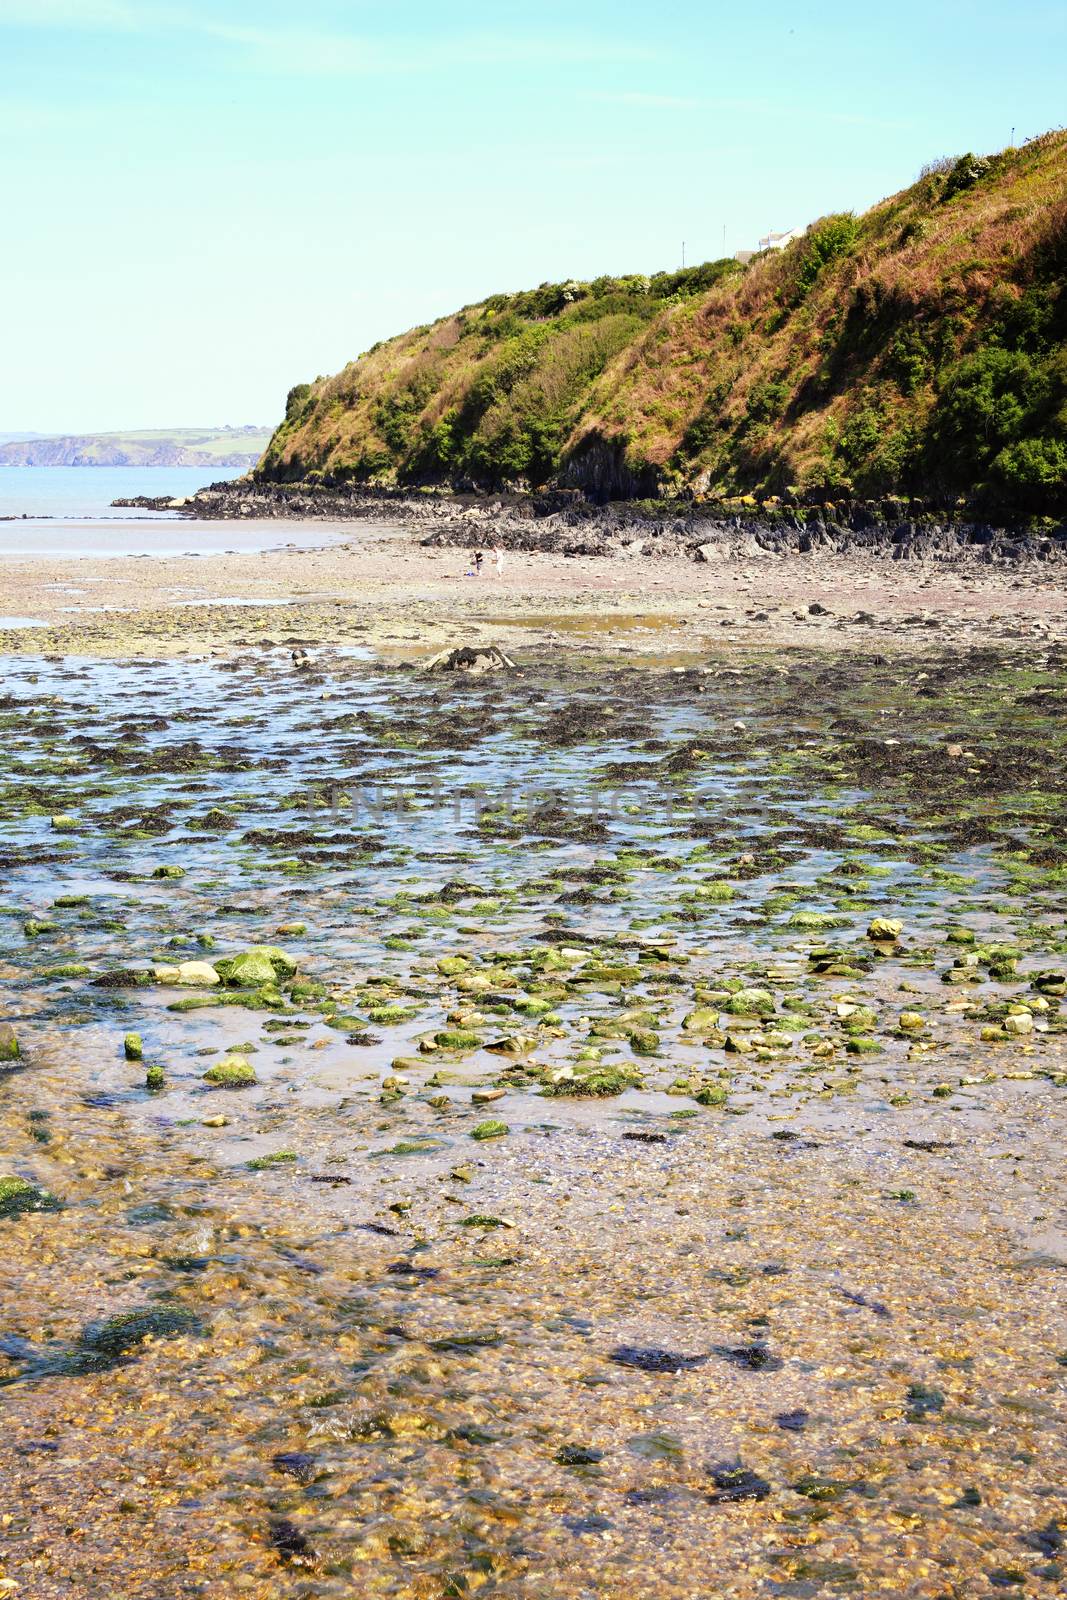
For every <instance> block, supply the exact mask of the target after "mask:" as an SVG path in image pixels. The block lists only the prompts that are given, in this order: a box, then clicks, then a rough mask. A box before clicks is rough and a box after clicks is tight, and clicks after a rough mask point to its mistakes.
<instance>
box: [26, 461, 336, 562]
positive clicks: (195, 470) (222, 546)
mask: <svg viewBox="0 0 1067 1600" xmlns="http://www.w3.org/2000/svg"><path fill="white" fill-rule="evenodd" d="M240 475H241V474H240V472H239V471H237V470H236V469H231V470H228V471H220V469H219V468H218V467H7V466H0V558H2V557H5V556H7V557H20V558H25V557H33V556H37V557H60V558H62V559H66V560H77V559H80V558H86V557H106V556H180V555H208V554H213V553H217V552H220V551H234V552H240V553H243V554H249V553H252V552H255V551H259V550H276V549H278V548H280V547H281V546H283V545H288V546H295V547H298V548H301V549H306V548H308V547H312V546H320V545H327V544H334V543H336V542H338V540H340V539H342V538H344V537H345V536H346V535H345V532H344V530H343V529H342V528H340V527H338V528H332V527H330V526H329V525H328V524H322V523H300V522H289V521H285V520H278V521H250V522H240V523H238V522H207V521H203V522H201V521H190V520H189V519H187V518H184V517H182V516H181V515H180V514H179V513H178V512H176V511H145V510H143V509H141V508H140V507H137V506H119V507H116V506H114V505H113V504H112V502H113V501H114V500H131V499H134V498H135V497H136V496H138V495H150V496H152V497H153V498H155V497H159V496H163V495H166V496H167V498H168V499H171V500H176V499H179V498H181V497H182V496H186V495H191V494H195V493H196V491H197V489H202V488H203V487H204V485H205V484H207V483H221V482H223V481H224V480H225V481H228V480H231V479H233V478H237V477H240Z"/></svg>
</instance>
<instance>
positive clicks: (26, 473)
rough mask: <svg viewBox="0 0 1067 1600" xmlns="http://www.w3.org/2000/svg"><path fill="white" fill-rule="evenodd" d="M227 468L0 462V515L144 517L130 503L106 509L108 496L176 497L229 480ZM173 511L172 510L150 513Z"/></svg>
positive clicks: (233, 473) (231, 475)
mask: <svg viewBox="0 0 1067 1600" xmlns="http://www.w3.org/2000/svg"><path fill="white" fill-rule="evenodd" d="M238 476H239V473H238V472H237V471H236V470H235V469H234V468H232V467H223V468H215V467H7V466H0V518H3V517H34V518H37V517H59V518H78V519H87V518H92V519H97V518H103V519H104V520H105V521H108V522H115V521H117V520H120V519H124V518H130V517H132V518H134V519H136V520H138V521H142V522H143V521H144V520H145V518H146V515H147V513H146V512H144V511H141V510H139V509H138V508H137V507H134V506H126V507H120V508H118V509H117V510H116V509H113V508H112V504H111V502H112V501H113V500H132V499H135V498H136V497H137V496H138V495H147V496H152V497H153V498H154V497H158V496H162V495H167V496H168V498H170V499H172V500H177V499H180V498H182V497H183V496H185V495H190V494H195V493H196V491H197V489H202V488H203V486H204V484H205V483H208V482H211V481H214V482H218V483H222V482H229V481H230V480H231V479H233V478H236V477H238ZM153 515H155V516H156V517H157V518H158V517H159V516H160V515H173V514H172V513H169V514H168V513H154V514H153Z"/></svg>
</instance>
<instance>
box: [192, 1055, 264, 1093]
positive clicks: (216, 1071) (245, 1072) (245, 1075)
mask: <svg viewBox="0 0 1067 1600" xmlns="http://www.w3.org/2000/svg"><path fill="white" fill-rule="evenodd" d="M204 1082H205V1083H210V1084H213V1085H214V1086H215V1088H216V1089H247V1088H250V1087H251V1085H252V1084H254V1083H255V1082H257V1079H256V1072H255V1068H254V1067H253V1066H252V1063H251V1062H250V1061H248V1060H246V1059H245V1057H244V1056H238V1055H228V1056H223V1058H222V1060H221V1061H216V1062H215V1065H214V1066H213V1067H209V1068H208V1069H207V1071H206V1072H205V1073H204Z"/></svg>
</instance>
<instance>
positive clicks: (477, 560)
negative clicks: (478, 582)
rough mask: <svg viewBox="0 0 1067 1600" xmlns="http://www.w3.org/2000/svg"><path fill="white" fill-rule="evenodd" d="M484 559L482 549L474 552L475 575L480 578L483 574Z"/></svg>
mask: <svg viewBox="0 0 1067 1600" xmlns="http://www.w3.org/2000/svg"><path fill="white" fill-rule="evenodd" d="M482 559H483V557H482V552H481V551H480V550H476V551H475V552H474V576H475V577H476V578H480V577H481V575H482Z"/></svg>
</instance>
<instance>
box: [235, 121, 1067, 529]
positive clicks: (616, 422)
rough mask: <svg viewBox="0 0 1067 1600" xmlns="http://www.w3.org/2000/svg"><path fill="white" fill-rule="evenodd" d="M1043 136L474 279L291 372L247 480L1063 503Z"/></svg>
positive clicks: (1058, 275)
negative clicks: (385, 330) (636, 247)
mask: <svg viewBox="0 0 1067 1600" xmlns="http://www.w3.org/2000/svg"><path fill="white" fill-rule="evenodd" d="M1065 277H1067V134H1064V133H1050V134H1046V135H1044V136H1043V137H1042V138H1039V139H1036V140H1033V141H1032V142H1031V143H1029V144H1027V145H1025V146H1023V147H1021V148H1019V149H1010V150H1005V151H1002V152H1000V153H999V154H997V155H994V156H988V157H981V156H974V155H965V156H962V157H959V158H953V159H950V160H945V161H940V162H935V163H933V164H932V165H931V166H930V167H929V168H928V169H926V170H925V171H924V172H923V174H922V175H921V176H920V177H919V179H918V180H917V181H916V182H915V183H914V184H912V186H911V187H910V188H908V189H905V190H902V191H901V192H900V193H899V194H896V195H893V196H891V197H890V198H889V199H887V200H884V201H882V202H881V203H880V204H879V205H876V206H874V207H872V208H871V210H870V211H867V212H865V213H864V214H863V215H862V216H858V217H857V216H854V215H852V214H851V213H844V214H837V215H833V216H827V217H823V218H821V219H820V220H819V221H817V222H814V223H812V225H811V226H810V227H809V228H808V230H807V233H806V234H805V235H804V236H803V237H801V238H799V239H797V240H796V241H795V242H794V243H792V244H791V245H789V246H788V247H787V248H786V249H785V250H783V251H778V252H767V253H765V254H763V255H759V256H757V257H755V258H754V260H753V261H751V262H750V263H749V264H748V265H747V266H746V267H741V266H739V265H738V264H737V263H736V262H734V261H732V260H726V261H716V262H710V263H706V264H705V265H703V266H700V267H694V268H690V269H689V270H688V271H684V272H679V273H662V274H659V275H657V276H655V277H652V278H646V277H642V276H629V277H602V278H598V279H595V280H593V281H592V282H569V283H562V284H544V285H542V286H541V287H540V288H539V289H534V290H530V291H527V292H524V293H520V294H511V295H504V294H502V295H494V296H491V297H490V298H489V299H487V300H485V301H482V302H481V303H479V304H476V305H470V306H466V307H464V308H463V310H461V311H459V312H456V313H455V314H454V315H452V316H449V317H444V318H442V319H441V320H440V321H438V322H435V323H433V324H432V325H430V326H428V327H421V328H415V329H413V330H411V331H410V332H409V333H405V334H402V335H400V336H399V337H397V338H394V339H390V340H387V341H386V342H384V343H382V344H380V345H377V346H375V347H374V349H372V350H370V351H368V352H367V353H366V354H365V355H364V356H362V357H360V359H359V360H358V361H355V362H352V363H351V364H350V365H349V366H347V367H346V368H345V369H344V371H343V372H341V373H339V374H337V375H336V376H334V377H330V378H320V379H318V380H317V381H316V382H315V383H314V384H300V385H298V386H297V387H296V388H294V389H293V390H292V391H291V392H290V395H289V400H288V405H287V409H286V417H285V420H284V422H283V423H282V425H281V427H280V428H279V429H278V430H277V432H276V433H275V435H274V437H273V439H272V440H271V442H270V445H269V447H268V449H267V451H266V454H265V455H264V457H263V460H262V461H261V463H260V466H259V468H258V474H259V476H260V477H263V478H267V479H280V480H287V479H288V480H293V479H310V480H311V481H317V480H318V481H322V480H326V481H338V480H346V479H347V480H355V481H358V482H366V483H385V484H409V485H418V484H442V485H454V486H467V485H479V486H484V487H486V488H500V487H525V488H529V487H538V486H541V485H545V484H550V483H551V484H563V485H567V484H570V485H574V486H576V487H580V488H584V489H586V490H588V491H590V492H592V493H595V494H597V495H599V496H601V497H609V496H619V495H624V496H625V495H636V494H672V493H678V492H680V491H683V490H687V491H691V492H695V493H696V494H698V495H708V496H715V495H720V494H738V493H756V494H763V495H766V494H774V493H780V492H782V491H783V490H785V489H787V488H791V487H799V488H801V489H827V490H833V491H840V492H844V493H848V492H857V493H863V494H874V495H883V494H889V493H900V492H904V493H908V492H912V493H922V494H925V495H928V496H933V497H936V498H939V499H940V500H942V501H946V502H947V501H951V500H952V499H955V498H957V497H960V496H966V497H968V498H971V499H974V498H977V499H979V500H982V499H986V500H992V501H996V502H1000V503H1005V504H1010V505H1012V506H1013V507H1015V508H1017V509H1019V510H1026V511H1051V512H1055V511H1057V510H1063V509H1064V507H1065V504H1067V348H1065V341H1067V293H1065Z"/></svg>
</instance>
